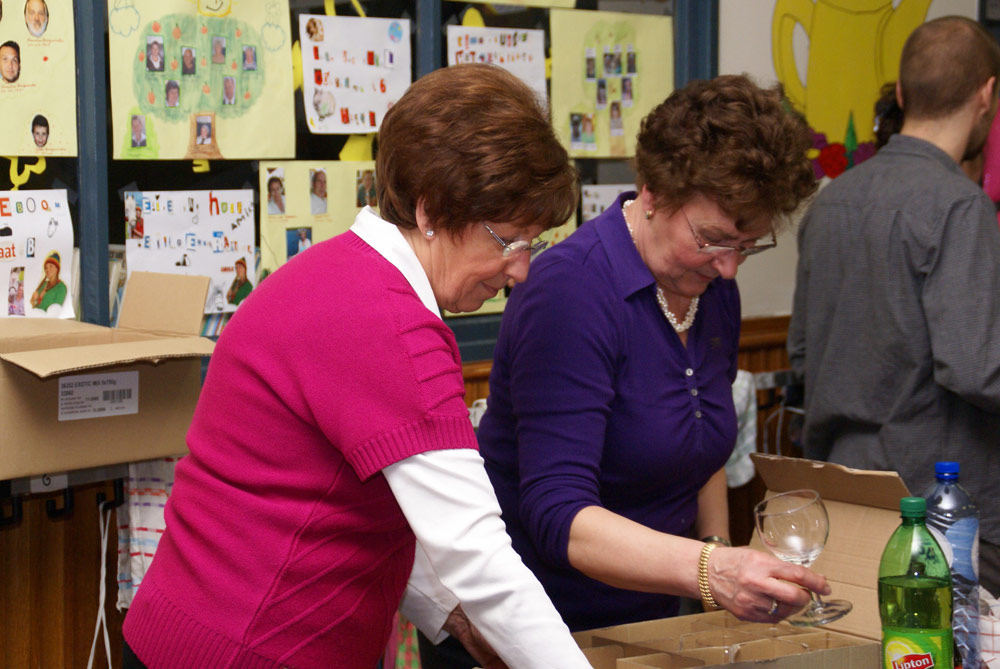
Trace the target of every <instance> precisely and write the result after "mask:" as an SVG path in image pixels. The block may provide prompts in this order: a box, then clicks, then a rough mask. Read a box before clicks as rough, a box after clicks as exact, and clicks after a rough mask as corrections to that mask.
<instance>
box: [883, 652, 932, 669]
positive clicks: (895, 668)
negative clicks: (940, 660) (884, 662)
mask: <svg viewBox="0 0 1000 669" xmlns="http://www.w3.org/2000/svg"><path fill="white" fill-rule="evenodd" d="M933 666H934V658H933V657H931V654H930V653H922V654H918V653H913V654H911V655H904V656H903V657H901V658H899V659H898V660H893V661H892V669H927V667H933Z"/></svg>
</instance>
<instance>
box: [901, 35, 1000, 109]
mask: <svg viewBox="0 0 1000 669" xmlns="http://www.w3.org/2000/svg"><path fill="white" fill-rule="evenodd" d="M998 75H1000V46H998V45H997V42H996V40H995V39H993V36H992V35H990V34H989V33H988V32H987V31H986V29H985V28H983V27H982V26H981V25H979V24H978V23H976V22H975V21H973V20H971V19H967V18H965V17H963V16H944V17H942V18H939V19H935V20H933V21H928V22H927V23H924V24H923V25H920V26H918V27H917V29H916V30H914V31H913V32H912V33H911V34H910V36H909V38H907V40H906V44H905V45H904V46H903V54H902V56H901V57H900V63H899V86H900V90H901V91H902V95H903V113H904V115H905V116H906V117H907V118H919V119H936V118H941V117H943V116H947V115H948V114H950V113H952V112H954V111H955V110H957V109H958V108H959V107H961V106H962V105H964V104H965V103H966V102H968V100H969V99H970V98H971V97H972V95H973V94H974V93H975V92H976V90H977V89H978V88H979V87H981V86H982V85H983V84H985V83H986V82H987V81H988V80H989V78H990V77H996V76H998Z"/></svg>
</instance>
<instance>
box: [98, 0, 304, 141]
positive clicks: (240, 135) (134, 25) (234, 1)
mask: <svg viewBox="0 0 1000 669" xmlns="http://www.w3.org/2000/svg"><path fill="white" fill-rule="evenodd" d="M108 21H109V26H110V34H109V45H110V46H109V48H110V57H111V112H112V115H113V121H114V124H113V125H114V130H113V137H114V154H113V155H114V156H115V157H116V158H122V159H132V160H156V159H160V160H168V159H224V158H230V159H236V158H244V159H245V158H281V157H288V156H292V155H294V154H295V120H294V102H293V97H292V76H291V72H292V51H291V25H290V23H289V14H288V1H287V0H264V1H263V2H256V1H254V2H250V1H248V0H109V2H108Z"/></svg>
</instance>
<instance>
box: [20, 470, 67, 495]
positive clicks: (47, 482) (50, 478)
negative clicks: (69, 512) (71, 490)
mask: <svg viewBox="0 0 1000 669" xmlns="http://www.w3.org/2000/svg"><path fill="white" fill-rule="evenodd" d="M67 486H69V475H67V474H65V473H63V474H42V475H41V476H32V477H31V481H30V482H29V483H28V489H29V490H31V492H32V493H42V492H51V491H52V490H62V489H64V488H66V487H67Z"/></svg>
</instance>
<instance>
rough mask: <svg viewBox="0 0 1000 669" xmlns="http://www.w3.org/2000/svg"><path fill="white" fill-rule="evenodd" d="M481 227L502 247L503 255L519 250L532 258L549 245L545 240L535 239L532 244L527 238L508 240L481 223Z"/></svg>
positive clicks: (508, 255) (507, 255)
mask: <svg viewBox="0 0 1000 669" xmlns="http://www.w3.org/2000/svg"><path fill="white" fill-rule="evenodd" d="M483 227H484V228H486V232H488V233H490V235H492V236H493V239H494V240H496V243H497V244H499V245H500V246H501V247H503V257H504V258H509V257H511V256H512V255H514V254H515V253H520V252H521V251H527V252H528V253H529V254H530V255H529V256H528V257H529V258H534V257H535V256H536V255H538V254H539V252H541V251H542V250H544V249H545V247H547V246H548V245H549V243H548V242H546V241H537V242H535V243H534V244H532V243H531V242H530V241H529V240H527V239H515V240H514V241H512V242H508V241H507V240H506V239H504V238H503V237H501V236H500V235H498V234H497V233H495V232H493V228H491V227H490V226H488V225H486V224H485V223H483Z"/></svg>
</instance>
